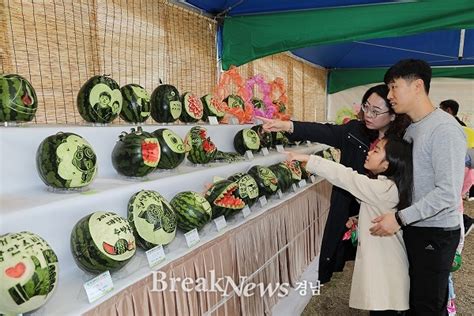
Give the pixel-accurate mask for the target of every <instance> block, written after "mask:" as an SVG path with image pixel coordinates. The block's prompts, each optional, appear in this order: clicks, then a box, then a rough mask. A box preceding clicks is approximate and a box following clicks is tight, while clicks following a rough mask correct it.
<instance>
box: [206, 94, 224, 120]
mask: <svg viewBox="0 0 474 316" xmlns="http://www.w3.org/2000/svg"><path fill="white" fill-rule="evenodd" d="M201 102H202V105H203V106H204V114H203V116H202V120H203V121H208V119H209V116H215V117H216V118H217V120H218V121H221V120H222V119H223V118H224V115H225V111H224V108H223V107H222V104H221V103H219V102H218V101H217V100H216V99H215V98H214V97H213V96H212V94H206V95H205V96H203V97H201Z"/></svg>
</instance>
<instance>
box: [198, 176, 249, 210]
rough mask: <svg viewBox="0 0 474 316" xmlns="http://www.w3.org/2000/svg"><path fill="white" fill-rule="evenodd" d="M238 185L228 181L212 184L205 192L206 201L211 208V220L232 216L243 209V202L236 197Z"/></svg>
mask: <svg viewBox="0 0 474 316" xmlns="http://www.w3.org/2000/svg"><path fill="white" fill-rule="evenodd" d="M238 188H239V186H238V184H237V183H235V182H233V181H230V180H221V181H217V182H216V183H214V184H213V185H212V186H211V187H210V188H209V190H207V192H206V195H205V197H206V200H207V201H208V202H209V204H211V207H212V218H217V217H219V216H221V215H224V216H229V215H232V214H234V213H236V212H238V211H240V210H241V209H243V208H244V207H245V202H244V201H243V200H242V199H241V198H240V197H239V196H238V195H237V189H238Z"/></svg>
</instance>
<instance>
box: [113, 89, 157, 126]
mask: <svg viewBox="0 0 474 316" xmlns="http://www.w3.org/2000/svg"><path fill="white" fill-rule="evenodd" d="M120 91H121V92H122V96H123V104H122V110H121V111H120V118H122V120H124V121H126V122H128V123H143V122H145V121H146V120H147V118H148V117H149V116H150V111H151V106H150V95H149V94H148V92H147V91H146V90H145V89H144V88H143V87H142V86H140V85H137V84H134V83H131V84H127V85H125V86H123V87H122V88H120Z"/></svg>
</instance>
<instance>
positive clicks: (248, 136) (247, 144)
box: [234, 128, 260, 155]
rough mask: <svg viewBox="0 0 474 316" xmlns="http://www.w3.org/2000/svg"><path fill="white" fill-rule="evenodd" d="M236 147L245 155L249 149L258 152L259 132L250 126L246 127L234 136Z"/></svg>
mask: <svg viewBox="0 0 474 316" xmlns="http://www.w3.org/2000/svg"><path fill="white" fill-rule="evenodd" d="M234 148H235V150H236V151H237V152H238V153H239V154H241V155H243V154H245V152H246V151H247V150H251V151H253V152H257V151H258V150H259V149H260V138H259V137H258V134H257V132H255V131H254V130H253V129H250V128H244V129H242V130H240V131H238V132H237V134H235V136H234Z"/></svg>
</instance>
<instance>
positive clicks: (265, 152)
mask: <svg viewBox="0 0 474 316" xmlns="http://www.w3.org/2000/svg"><path fill="white" fill-rule="evenodd" d="M268 154H269V152H268V148H267V147H263V148H262V155H264V156H268Z"/></svg>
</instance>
